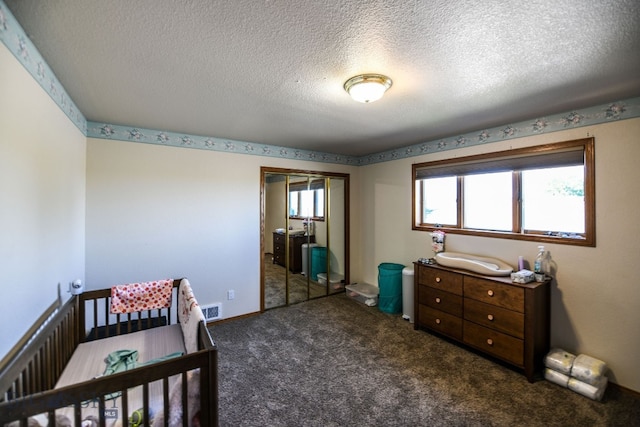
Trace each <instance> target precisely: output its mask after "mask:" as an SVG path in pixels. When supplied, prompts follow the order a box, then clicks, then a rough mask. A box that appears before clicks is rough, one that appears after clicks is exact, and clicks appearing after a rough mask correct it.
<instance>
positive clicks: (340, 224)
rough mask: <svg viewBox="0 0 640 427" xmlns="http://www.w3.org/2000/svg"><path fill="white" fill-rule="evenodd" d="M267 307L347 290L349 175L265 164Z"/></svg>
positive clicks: (263, 219) (264, 305)
mask: <svg viewBox="0 0 640 427" xmlns="http://www.w3.org/2000/svg"><path fill="white" fill-rule="evenodd" d="M261 172H262V173H261V179H262V191H261V202H262V203H261V222H262V224H261V225H262V227H261V229H262V244H261V248H262V251H261V253H262V259H261V294H262V305H261V309H262V310H266V309H270V308H275V307H281V306H286V305H289V304H295V303H298V302H302V301H307V300H309V299H313V298H319V297H324V296H327V295H330V294H332V293H336V292H341V291H342V290H344V284H345V283H348V281H347V280H348V275H349V265H348V229H347V224H348V214H349V210H348V200H349V193H348V189H349V176H348V175H346V174H331V173H324V172H310V171H297V170H289V169H274V168H262V171H261Z"/></svg>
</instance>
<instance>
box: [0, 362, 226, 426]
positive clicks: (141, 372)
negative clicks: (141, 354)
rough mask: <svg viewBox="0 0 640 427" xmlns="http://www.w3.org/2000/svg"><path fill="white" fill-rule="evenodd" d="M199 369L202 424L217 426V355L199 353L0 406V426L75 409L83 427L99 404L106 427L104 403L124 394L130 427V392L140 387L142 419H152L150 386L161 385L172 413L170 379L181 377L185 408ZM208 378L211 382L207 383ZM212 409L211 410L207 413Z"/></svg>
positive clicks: (124, 410)
mask: <svg viewBox="0 0 640 427" xmlns="http://www.w3.org/2000/svg"><path fill="white" fill-rule="evenodd" d="M195 369H200V399H201V413H200V417H201V418H200V423H201V425H203V426H217V425H218V410H217V408H218V406H217V381H216V380H215V379H216V371H217V351H215V350H213V351H198V352H195V353H191V354H188V355H185V356H183V357H180V358H179V359H171V360H167V361H164V362H158V363H157V364H154V365H152V366H146V367H143V368H138V369H135V370H132V371H126V372H122V373H118V374H113V375H109V376H106V377H101V378H97V379H93V380H90V381H85V382H82V383H78V384H74V385H71V386H68V387H63V388H59V389H55V390H50V391H45V392H44V393H39V394H36V395H32V396H26V397H23V398H19V399H15V400H11V401H9V402H3V403H0V425H4V424H5V423H8V422H12V421H15V420H21V421H22V422H24V423H25V424H24V425H27V424H26V422H27V418H28V417H31V416H35V415H38V414H42V413H48V414H49V417H50V419H51V418H52V417H53V416H54V414H55V410H56V409H60V408H64V407H68V406H73V407H74V420H72V422H74V423H75V425H76V426H79V425H81V415H82V413H81V411H82V406H83V405H87V402H92V404H96V405H97V407H98V408H99V413H100V414H101V415H100V423H99V425H105V424H106V422H107V421H108V422H109V423H111V422H113V421H114V420H113V419H111V420H105V418H106V414H108V411H105V409H108V408H109V404H110V401H108V400H105V398H104V397H105V396H106V395H109V394H110V393H114V392H121V393H122V396H121V398H120V399H122V407H121V408H119V409H120V411H119V413H118V418H119V419H121V420H122V422H123V425H128V418H127V414H128V413H129V410H131V409H134V408H128V407H127V389H129V388H133V387H138V386H141V387H143V390H145V393H144V395H145V402H144V414H143V419H146V420H148V419H150V418H149V416H150V414H149V400H148V398H149V396H148V392H146V391H148V388H149V384H150V383H152V382H155V381H162V383H163V389H164V407H165V413H168V411H169V402H168V378H169V377H171V376H174V375H181V377H182V389H181V394H182V402H183V407H184V408H186V407H187V406H186V402H187V400H188V387H187V375H186V373H187V371H193V370H195ZM206 378H209V379H210V381H206V380H204V379H206ZM207 402H209V403H211V404H212V405H211V406H209V407H208V408H207V407H206V406H204V405H206V403H207ZM205 409H209V410H205ZM184 412H185V414H184V418H183V422H182V425H183V426H188V425H190V424H191V423H190V420H188V419H187V414H186V411H184Z"/></svg>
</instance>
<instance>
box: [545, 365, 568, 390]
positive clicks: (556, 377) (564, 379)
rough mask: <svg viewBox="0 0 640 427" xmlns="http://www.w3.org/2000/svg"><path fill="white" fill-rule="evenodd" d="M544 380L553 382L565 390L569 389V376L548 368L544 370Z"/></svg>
mask: <svg viewBox="0 0 640 427" xmlns="http://www.w3.org/2000/svg"><path fill="white" fill-rule="evenodd" d="M544 378H545V379H546V380H547V381H551V382H552V383H554V384H558V385H559V386H561V387H564V388H567V387H568V385H569V375H565V374H563V373H561V372H558V371H554V370H553V369H551V368H546V369H545V370H544Z"/></svg>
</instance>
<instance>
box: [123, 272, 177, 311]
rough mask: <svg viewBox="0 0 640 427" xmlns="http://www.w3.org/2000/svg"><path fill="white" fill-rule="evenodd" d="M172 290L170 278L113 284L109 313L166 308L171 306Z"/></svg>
mask: <svg viewBox="0 0 640 427" xmlns="http://www.w3.org/2000/svg"><path fill="white" fill-rule="evenodd" d="M172 290H173V280H171V279H165V280H156V281H154V282H144V283H130V284H127V285H118V286H114V287H112V288H111V313H113V314H123V313H133V312H136V311H144V310H154V309H158V308H168V307H170V306H171V292H172Z"/></svg>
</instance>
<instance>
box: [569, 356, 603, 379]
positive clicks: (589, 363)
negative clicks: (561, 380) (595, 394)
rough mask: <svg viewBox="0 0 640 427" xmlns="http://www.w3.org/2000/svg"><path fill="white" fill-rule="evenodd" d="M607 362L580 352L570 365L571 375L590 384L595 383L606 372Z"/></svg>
mask: <svg viewBox="0 0 640 427" xmlns="http://www.w3.org/2000/svg"><path fill="white" fill-rule="evenodd" d="M607 369H608V367H607V364H606V363H604V362H603V361H602V360H598V359H596V358H594V357H591V356H587V355H586V354H580V355H578V357H576V360H574V362H573V366H572V367H571V376H572V377H574V378H576V379H578V380H580V381H582V382H584V383H587V384H591V385H597V384H599V383H600V380H601V379H602V377H603V376H604V374H605V373H606V372H607Z"/></svg>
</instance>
